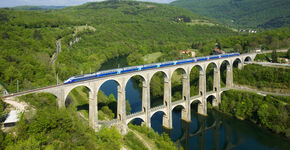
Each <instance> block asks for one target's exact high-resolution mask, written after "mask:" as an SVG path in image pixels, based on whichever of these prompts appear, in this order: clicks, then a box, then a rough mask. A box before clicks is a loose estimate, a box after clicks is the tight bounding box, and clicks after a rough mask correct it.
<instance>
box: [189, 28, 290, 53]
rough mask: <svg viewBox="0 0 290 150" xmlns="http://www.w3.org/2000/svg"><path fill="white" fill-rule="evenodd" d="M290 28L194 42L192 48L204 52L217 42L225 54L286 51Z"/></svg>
mask: <svg viewBox="0 0 290 150" xmlns="http://www.w3.org/2000/svg"><path fill="white" fill-rule="evenodd" d="M289 35H290V28H289V27H288V28H279V29H274V30H267V31H264V32H261V33H257V34H246V35H243V34H241V35H236V36H229V37H226V38H219V39H217V40H216V41H211V42H206V43H203V42H194V43H193V44H192V47H193V48H196V49H200V51H204V50H206V49H211V48H213V45H214V42H217V43H218V44H219V46H220V47H221V49H223V50H225V51H226V52H231V51H235V52H240V53H247V52H251V51H252V50H256V49H260V48H261V49H262V50H275V49H284V48H286V49H288V48H289V47H290V40H289Z"/></svg>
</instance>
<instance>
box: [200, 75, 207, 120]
mask: <svg viewBox="0 0 290 150" xmlns="http://www.w3.org/2000/svg"><path fill="white" fill-rule="evenodd" d="M205 94H206V75H205V73H204V72H200V74H199V95H200V96H201V103H200V104H199V105H198V113H199V114H200V115H204V116H206V115H207V107H206V98H205Z"/></svg>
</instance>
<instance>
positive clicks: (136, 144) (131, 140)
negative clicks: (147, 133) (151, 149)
mask: <svg viewBox="0 0 290 150" xmlns="http://www.w3.org/2000/svg"><path fill="white" fill-rule="evenodd" d="M124 143H125V146H126V147H127V148H129V149H131V150H147V148H146V147H145V146H144V144H143V143H142V141H140V140H139V139H138V138H137V137H136V136H135V135H134V133H133V132H131V131H130V132H128V133H127V134H126V135H125V136H124Z"/></svg>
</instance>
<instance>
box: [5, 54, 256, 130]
mask: <svg viewBox="0 0 290 150" xmlns="http://www.w3.org/2000/svg"><path fill="white" fill-rule="evenodd" d="M255 57H256V53H247V54H241V55H239V56H233V57H228V58H220V59H215V60H207V61H200V62H194V63H186V64H180V65H174V66H168V67H162V68H154V69H150V70H141V71H136V72H130V73H125V74H118V75H113V76H105V77H101V78H95V79H91V80H85V81H82V82H75V83H70V84H60V85H55V86H50V87H44V88H39V89H34V90H30V91H24V92H19V93H14V94H10V95H7V96H4V97H3V98H4V99H12V100H13V99H14V98H16V97H18V96H22V95H26V94H30V93H40V92H47V93H52V94H53V95H55V96H56V97H57V100H58V105H59V107H64V106H65V100H66V98H67V97H68V94H69V93H70V91H71V90H73V89H74V88H76V87H79V86H85V87H87V88H88V89H89V124H90V126H91V127H93V128H94V129H97V128H98V127H99V126H100V125H101V124H104V123H105V124H109V123H117V124H118V125H121V126H122V127H124V132H126V126H127V124H128V123H129V122H130V121H131V120H133V119H136V118H140V119H142V120H143V121H144V123H145V124H146V125H147V126H149V127H150V126H151V123H150V119H151V117H152V116H153V115H154V113H156V112H159V111H161V112H163V126H164V127H166V128H169V129H171V128H172V110H173V109H174V108H175V107H177V106H181V107H182V113H181V114H182V119H183V120H185V121H190V120H191V116H190V115H191V113H190V109H191V107H190V106H191V103H193V102H197V103H198V113H199V114H202V115H207V98H208V97H209V96H213V97H214V99H213V101H212V105H213V106H219V104H220V103H221V99H220V96H221V93H222V92H223V91H225V90H227V89H230V88H231V87H232V84H233V64H234V62H237V63H238V68H239V69H241V68H242V67H243V65H244V63H245V61H252V60H254V58H255ZM222 63H226V65H227V69H226V88H224V89H222V88H221V86H220V80H221V75H220V68H221V65H222ZM210 64H213V66H214V76H213V91H211V92H206V69H207V67H208V66H209V65H210ZM193 67H197V68H199V94H198V95H197V96H194V97H190V72H191V69H193ZM177 69H180V70H182V72H183V75H182V99H181V100H179V101H175V102H172V101H171V99H172V95H171V90H172V89H171V77H172V75H173V72H174V71H175V70H177ZM157 72H162V73H163V75H164V97H163V105H161V106H158V107H154V108H150V81H151V78H152V77H153V75H154V74H155V73H157ZM136 75H138V76H140V77H141V78H142V80H143V84H142V85H143V87H142V111H141V112H138V113H134V114H131V115H126V108H125V106H126V101H125V87H126V84H127V82H128V81H129V80H130V78H131V77H133V76H136ZM108 80H114V81H115V82H116V83H117V85H118V86H117V87H118V92H117V119H115V120H113V121H110V122H103V121H99V120H98V99H97V93H98V91H99V89H100V87H101V86H102V84H103V83H105V82H106V81H108ZM122 127H121V128H122ZM121 132H122V131H121Z"/></svg>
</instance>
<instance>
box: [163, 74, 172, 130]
mask: <svg viewBox="0 0 290 150" xmlns="http://www.w3.org/2000/svg"><path fill="white" fill-rule="evenodd" d="M170 79H171V78H168V80H164V105H165V107H166V114H165V115H164V116H163V126H164V127H165V128H167V129H172V112H171V80H170Z"/></svg>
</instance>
